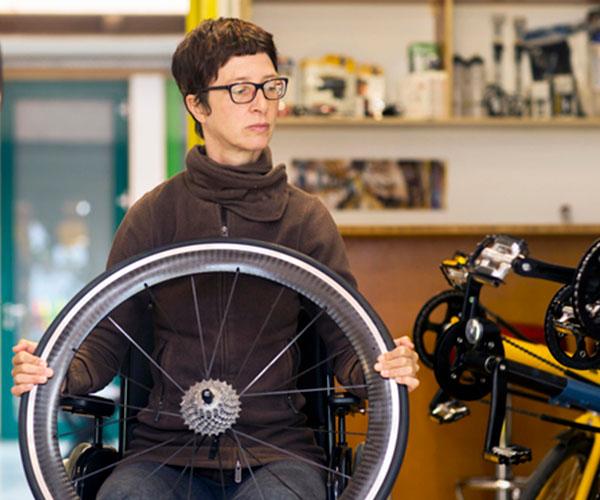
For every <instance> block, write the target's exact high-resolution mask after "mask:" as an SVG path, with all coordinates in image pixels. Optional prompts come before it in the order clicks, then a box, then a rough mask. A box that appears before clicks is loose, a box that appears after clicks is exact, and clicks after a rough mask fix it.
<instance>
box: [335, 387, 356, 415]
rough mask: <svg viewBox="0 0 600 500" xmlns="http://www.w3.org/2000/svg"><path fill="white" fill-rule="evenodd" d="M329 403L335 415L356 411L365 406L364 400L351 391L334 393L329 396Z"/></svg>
mask: <svg viewBox="0 0 600 500" xmlns="http://www.w3.org/2000/svg"><path fill="white" fill-rule="evenodd" d="M329 404H330V405H331V408H332V409H333V411H334V413H335V414H336V415H348V414H349V413H358V412H361V411H362V410H364V408H365V404H364V401H363V400H362V399H361V398H359V397H358V396H356V395H355V394H352V393H351V392H344V393H343V394H340V393H336V394H334V395H332V396H330V397H329Z"/></svg>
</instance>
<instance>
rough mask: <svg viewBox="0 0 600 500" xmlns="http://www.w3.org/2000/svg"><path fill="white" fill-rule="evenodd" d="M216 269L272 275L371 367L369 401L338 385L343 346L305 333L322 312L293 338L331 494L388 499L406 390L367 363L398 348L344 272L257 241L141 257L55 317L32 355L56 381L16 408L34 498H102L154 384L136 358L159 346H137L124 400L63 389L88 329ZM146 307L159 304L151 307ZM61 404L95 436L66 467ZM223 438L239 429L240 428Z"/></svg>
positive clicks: (401, 446)
mask: <svg viewBox="0 0 600 500" xmlns="http://www.w3.org/2000/svg"><path fill="white" fill-rule="evenodd" d="M215 272H218V273H233V274H235V275H238V274H242V275H248V276H252V277H258V278H260V279H266V280H269V281H271V282H273V283H276V284H278V285H279V286H281V287H283V288H285V289H290V290H292V291H293V292H295V293H297V294H298V295H299V296H300V297H301V298H302V299H303V300H304V301H306V303H307V304H309V307H308V308H306V311H310V313H311V314H315V311H318V312H317V313H316V314H317V316H318V315H320V314H326V315H328V316H329V318H331V319H332V320H333V321H334V322H335V323H336V325H337V327H338V329H339V330H340V331H341V332H342V334H343V335H344V336H345V337H346V339H347V340H348V343H349V345H350V346H351V348H352V349H353V351H354V354H355V355H356V358H357V359H358V362H359V366H360V367H361V369H362V371H363V376H364V379H365V384H364V386H363V388H365V389H366V392H367V395H368V400H367V401H362V400H361V399H360V398H358V397H357V396H355V395H353V394H352V393H351V392H350V391H351V390H352V388H353V387H345V386H341V385H340V384H339V383H337V382H336V381H335V380H334V377H333V373H332V369H331V360H332V359H333V357H334V355H335V354H336V353H334V355H331V354H330V353H325V349H324V345H323V343H322V341H321V340H320V338H319V337H318V336H317V335H314V334H313V335H310V333H309V332H310V328H309V326H310V324H311V322H313V321H314V320H315V318H316V316H313V317H312V318H311V317H306V318H303V319H301V321H300V323H301V325H302V326H301V327H300V328H299V333H298V334H297V336H296V338H295V340H296V341H297V343H298V345H299V350H300V352H301V353H302V364H301V366H300V368H299V369H298V371H297V382H296V385H297V388H298V391H299V392H300V391H301V392H302V394H303V395H304V397H305V398H306V405H305V407H304V408H303V412H304V413H305V414H306V415H307V417H306V422H305V424H304V425H305V426H306V427H308V428H310V429H312V430H313V431H314V434H315V440H316V441H317V443H318V444H319V445H320V446H321V447H322V448H323V449H324V450H325V455H326V461H325V465H322V464H316V463H315V464H314V465H315V466H316V467H320V468H321V469H324V470H326V471H327V478H328V479H327V487H328V498H331V499H334V498H343V499H350V498H361V499H362V498H387V496H388V495H389V492H390V491H391V488H392V486H393V484H394V481H395V479H396V476H397V474H398V471H399V469H400V466H401V463H402V459H403V456H404V452H405V448H406V440H407V433H408V400H407V391H406V388H404V387H398V386H397V385H396V384H395V382H393V381H389V380H385V379H382V378H381V377H379V375H378V374H376V373H374V372H373V370H372V369H371V367H372V365H373V364H374V363H375V360H376V359H377V357H378V356H379V354H381V353H382V352H384V351H386V350H390V349H393V347H394V344H393V341H392V339H391V338H390V336H389V334H388V332H387V330H386V329H385V326H384V325H383V323H382V322H381V320H380V319H379V318H378V317H377V315H376V313H375V312H374V311H373V310H372V309H371V308H370V306H369V305H368V303H367V302H366V301H365V299H364V298H363V297H361V296H360V295H359V294H358V292H357V291H356V290H354V289H353V288H352V287H351V286H349V285H348V284H346V283H345V282H344V281H343V280H342V279H341V278H340V277H339V276H337V275H335V274H334V273H332V272H331V271H330V270H328V269H327V268H325V267H324V266H322V265H321V264H319V263H317V262H315V261H313V260H312V259H310V258H308V257H306V256H304V255H302V254H299V253H297V252H294V251H292V250H289V249H285V248H282V247H279V246H276V245H271V244H265V243H258V242H254V241H249V240H226V241H224V240H215V241H196V242H186V243H181V244H176V245H172V246H169V247H166V248H163V249H159V250H156V251H153V252H150V253H148V254H145V255H142V256H139V257H136V258H134V259H132V260H130V261H126V262H124V263H122V264H121V265H120V266H117V267H116V268H115V269H112V270H109V271H107V272H106V273H104V274H103V275H101V276H100V277H98V278H97V279H96V280H95V281H93V282H92V283H90V285H88V286H87V287H86V288H85V289H84V290H82V291H81V292H80V293H79V294H78V295H77V296H76V297H75V298H74V299H73V300H72V301H71V302H70V303H69V304H68V305H67V306H66V307H65V309H64V310H63V311H62V312H61V313H60V314H59V316H58V317H57V318H56V319H55V321H54V322H53V323H52V325H51V326H50V328H49V329H48V331H47V333H46V334H45V335H44V337H43V339H42V340H41V342H40V343H39V345H38V349H37V351H36V354H37V355H39V356H40V357H41V358H42V359H44V360H46V361H47V363H48V366H50V367H52V368H53V370H54V373H55V376H54V377H53V378H52V379H51V380H50V381H49V382H48V383H47V384H45V385H42V386H36V387H35V388H34V389H33V390H32V391H31V392H30V393H29V394H27V395H25V396H24V397H23V398H22V401H21V407H20V430H19V434H20V445H21V454H22V458H23V463H24V467H25V472H26V475H27V478H28V481H29V484H30V486H31V489H32V492H33V493H34V495H35V497H36V498H46V499H48V498H61V499H62V498H94V497H95V494H96V492H97V490H98V488H99V487H100V485H101V483H102V481H103V480H104V479H105V478H106V476H108V475H109V474H110V472H111V471H112V469H113V467H114V466H115V464H117V463H119V461H120V460H122V459H123V458H122V457H123V454H124V453H125V452H126V451H127V448H128V445H129V442H130V440H131V436H132V432H133V429H134V428H135V425H136V413H137V412H138V411H139V410H140V409H142V408H144V406H145V401H144V397H146V394H147V391H144V390H142V391H140V390H139V388H140V387H141V388H143V387H144V385H145V381H147V380H148V370H149V368H148V364H147V363H143V362H140V360H144V358H147V357H148V354H147V353H148V352H151V350H150V349H151V346H149V345H145V346H142V345H139V344H136V343H132V347H131V349H130V362H129V363H127V366H128V368H127V370H128V371H123V372H122V373H121V399H120V401H119V403H118V404H117V403H115V402H113V401H108V400H106V399H102V398H98V397H95V396H84V397H73V396H72V395H68V394H67V395H65V394H61V385H62V381H63V379H64V377H65V375H66V372H67V369H68V367H69V364H70V362H71V360H72V359H73V357H74V354H75V352H76V350H77V348H78V347H79V346H80V345H81V344H82V342H83V341H84V340H85V338H86V337H87V335H88V334H89V333H90V332H91V331H92V330H93V329H94V327H95V325H97V324H98V323H99V322H100V321H101V320H103V319H105V318H107V317H110V314H111V311H113V310H114V308H115V307H117V306H118V305H119V304H122V303H123V302H124V301H126V300H128V299H130V298H131V297H133V296H134V295H135V294H138V293H140V292H143V291H144V290H146V289H148V288H149V287H153V286H156V285H159V284H162V283H165V282H167V281H169V280H172V279H181V278H182V277H183V278H185V277H190V276H194V275H197V274H201V273H215ZM148 307H149V308H152V307H155V304H154V303H152V302H149V304H148ZM144 316H148V318H150V315H149V314H148V315H144ZM148 318H145V319H144V321H142V323H141V325H140V327H141V328H145V329H147V328H149V326H148V325H145V324H144V322H146V321H149V319H148ZM146 331H147V330H146ZM145 337H146V338H150V337H151V335H150V336H149V335H146V336H145ZM267 368H268V367H267ZM144 392H146V394H144ZM242 394H243V391H242ZM116 406H119V408H120V410H119V413H120V417H119V419H118V422H119V447H118V448H119V449H118V450H117V449H113V448H111V447H109V446H106V445H105V444H104V442H103V429H104V428H105V426H106V425H107V423H108V422H107V421H106V419H108V418H110V417H111V415H113V413H114V411H115V407H116ZM65 411H66V412H73V413H76V414H84V415H88V416H90V417H91V418H93V419H94V429H93V439H92V440H91V441H92V442H91V443H88V444H83V445H78V446H77V447H75V449H74V450H73V452H72V453H71V457H70V459H69V460H68V462H67V465H66V466H65V462H64V459H65V457H64V455H65V453H64V451H61V447H60V443H59V441H60V432H59V429H58V426H57V416H58V414H59V413H61V412H65ZM348 415H356V416H358V417H360V418H362V420H363V421H364V422H365V424H366V426H367V431H366V432H364V433H363V432H351V431H348V430H347V416H348ZM190 432H191V431H190ZM224 433H233V434H235V433H236V429H235V423H234V424H233V425H231V426H230V427H229V428H227V429H225V431H224ZM354 434H356V435H360V437H361V439H363V440H364V443H361V444H360V445H358V446H357V448H356V450H353V449H352V448H351V446H350V445H349V442H350V441H351V439H349V437H350V436H351V435H354ZM267 444H268V443H267ZM243 451H244V450H243V449H242V452H243ZM300 458H301V457H300ZM300 458H299V459H300ZM247 467H248V468H250V464H249V463H248V464H247ZM250 472H251V470H250Z"/></svg>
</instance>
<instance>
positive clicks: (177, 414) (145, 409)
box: [64, 394, 181, 418]
mask: <svg viewBox="0 0 600 500" xmlns="http://www.w3.org/2000/svg"><path fill="white" fill-rule="evenodd" d="M64 396H65V397H68V398H77V399H82V400H84V401H93V402H94V401H96V400H95V399H93V398H92V397H89V396H79V395H75V394H64ZM115 406H118V407H120V408H131V409H132V410H140V411H149V412H152V413H158V414H159V415H169V416H171V417H180V418H181V415H180V414H179V413H173V412H169V411H162V410H154V409H152V408H147V407H145V408H143V407H141V406H133V405H131V404H125V403H115Z"/></svg>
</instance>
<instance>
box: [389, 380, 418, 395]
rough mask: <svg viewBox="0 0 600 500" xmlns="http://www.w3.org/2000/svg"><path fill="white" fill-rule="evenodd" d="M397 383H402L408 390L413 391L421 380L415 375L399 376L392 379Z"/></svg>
mask: <svg viewBox="0 0 600 500" xmlns="http://www.w3.org/2000/svg"><path fill="white" fill-rule="evenodd" d="M394 380H395V381H396V382H397V383H398V384H403V385H405V386H406V388H407V389H408V392H412V391H414V390H415V389H416V388H417V387H419V384H420V383H421V381H420V380H419V379H418V378H417V377H400V378H396V379H394Z"/></svg>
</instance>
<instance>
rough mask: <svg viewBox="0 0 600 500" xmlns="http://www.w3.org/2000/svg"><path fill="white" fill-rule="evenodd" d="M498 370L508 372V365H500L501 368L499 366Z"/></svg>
mask: <svg viewBox="0 0 600 500" xmlns="http://www.w3.org/2000/svg"><path fill="white" fill-rule="evenodd" d="M498 369H499V370H500V371H501V372H503V371H506V365H500V366H498Z"/></svg>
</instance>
